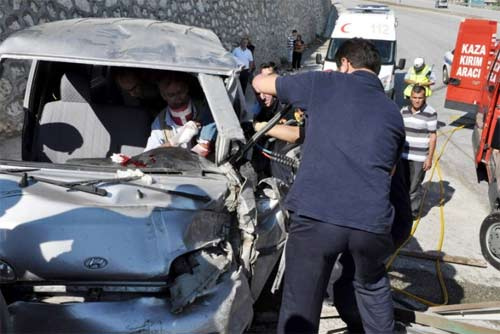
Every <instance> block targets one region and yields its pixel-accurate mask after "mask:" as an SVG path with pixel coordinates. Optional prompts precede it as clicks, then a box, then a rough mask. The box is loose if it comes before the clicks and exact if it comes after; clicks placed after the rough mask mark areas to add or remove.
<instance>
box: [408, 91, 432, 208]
mask: <svg viewBox="0 0 500 334" xmlns="http://www.w3.org/2000/svg"><path fill="white" fill-rule="evenodd" d="M401 115H402V116H403V121H404V124H405V131H406V142H405V147H404V150H403V155H402V158H403V162H404V164H403V165H404V166H405V169H406V175H407V177H408V178H407V180H409V181H410V200H411V210H412V213H413V218H416V216H417V215H418V213H419V210H420V205H421V201H422V182H423V180H424V177H425V172H426V171H428V170H429V169H431V167H432V156H433V155H434V150H435V148H436V139H437V136H436V130H437V114H436V110H434V108H432V107H431V106H429V105H428V104H427V103H426V99H425V88H424V87H422V86H418V85H415V86H414V87H413V88H412V90H411V95H410V105H409V106H406V107H403V108H402V109H401Z"/></svg>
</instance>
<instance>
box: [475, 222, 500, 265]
mask: <svg viewBox="0 0 500 334" xmlns="http://www.w3.org/2000/svg"><path fill="white" fill-rule="evenodd" d="M479 243H480V244H481V252H482V253H483V256H484V258H485V259H486V261H488V262H489V263H490V264H491V265H492V266H493V267H495V268H496V269H498V270H500V213H492V214H491V215H489V216H488V217H486V219H485V220H484V221H483V223H482V224H481V230H480V232H479Z"/></svg>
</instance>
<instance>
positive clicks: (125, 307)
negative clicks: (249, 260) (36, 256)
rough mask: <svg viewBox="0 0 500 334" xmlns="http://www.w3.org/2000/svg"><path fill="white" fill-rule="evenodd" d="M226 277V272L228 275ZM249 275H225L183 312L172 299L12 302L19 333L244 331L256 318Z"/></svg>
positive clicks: (14, 319)
mask: <svg viewBox="0 0 500 334" xmlns="http://www.w3.org/2000/svg"><path fill="white" fill-rule="evenodd" d="M226 275H227V276H226ZM247 281H248V279H247V278H246V277H245V275H243V274H242V273H241V272H240V271H236V272H232V273H226V274H225V277H224V279H223V280H221V282H220V283H219V284H217V285H216V286H215V287H214V289H212V290H211V291H210V293H208V294H207V295H205V296H204V297H201V298H200V299H199V301H198V302H197V303H194V304H191V305H189V306H187V307H185V308H184V310H183V312H182V313H180V314H173V313H171V312H170V307H171V304H170V302H169V301H168V299H167V298H155V297H142V298H132V299H128V300H122V301H103V302H85V303H65V304H47V303H37V302H16V303H14V304H11V305H9V312H10V314H11V320H12V323H13V332H14V333H37V334H41V333H44V334H45V333H47V334H49V333H50V334H56V333H57V334H63V333H64V334H67V333H78V334H95V333H130V334H132V333H135V334H137V333H141V334H142V333H144V334H145V333H184V334H185V333H199V334H204V333H207V334H208V333H242V332H243V331H244V329H245V327H246V326H247V325H248V324H249V323H250V321H251V319H252V317H253V310H252V303H253V300H252V299H251V296H250V288H249V286H248V283H247Z"/></svg>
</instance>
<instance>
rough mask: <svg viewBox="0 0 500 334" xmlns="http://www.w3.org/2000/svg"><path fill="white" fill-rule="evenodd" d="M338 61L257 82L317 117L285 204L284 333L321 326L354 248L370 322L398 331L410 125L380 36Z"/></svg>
mask: <svg viewBox="0 0 500 334" xmlns="http://www.w3.org/2000/svg"><path fill="white" fill-rule="evenodd" d="M335 62H336V63H337V67H338V68H339V69H340V71H339V72H307V73H304V74H298V75H294V76H284V77H278V76H277V75H269V76H263V75H259V76H257V77H256V78H255V79H254V81H253V86H254V88H255V89H256V91H258V92H260V93H261V94H270V95H274V96H277V97H278V98H279V99H280V101H281V102H284V103H291V104H293V105H294V106H295V107H297V108H300V109H301V110H303V111H304V113H305V115H306V118H307V121H306V124H307V125H306V132H307V134H306V136H305V138H304V144H303V146H302V152H303V155H302V161H301V164H300V167H299V170H298V172H297V177H296V179H295V182H294V183H293V185H292V188H291V189H290V191H289V192H288V195H287V198H286V202H285V207H286V208H287V209H288V210H289V211H290V227H289V235H288V241H287V245H286V251H285V254H286V258H285V262H286V265H285V267H286V274H285V276H284V286H283V301H282V306H281V310H280V317H279V322H278V333H292V332H293V333H297V332H299V333H317V332H318V329H319V318H320V314H321V307H322V304H323V297H324V295H325V291H326V287H327V285H328V281H329V278H330V274H331V271H332V269H333V265H334V263H335V260H336V258H337V257H338V255H339V254H340V253H344V252H349V253H350V254H351V255H352V257H353V261H354V263H355V273H354V282H353V286H354V289H355V294H356V299H357V301H358V308H359V313H360V315H361V319H362V322H363V329H364V330H365V332H367V333H392V332H393V331H394V307H393V302H392V294H391V288H390V284H389V279H388V277H387V272H386V270H385V265H384V260H385V259H386V258H387V257H388V256H389V255H390V253H391V250H392V248H393V243H392V238H391V234H390V232H391V228H392V223H393V218H394V207H393V206H392V204H391V203H390V201H389V193H390V183H391V173H392V171H393V170H394V167H395V165H396V163H397V161H398V160H399V157H400V155H401V151H402V148H403V145H404V124H403V120H402V117H401V116H400V114H399V110H398V107H397V105H396V104H395V103H394V102H393V101H391V100H390V99H389V98H388V97H387V96H386V95H385V93H384V89H383V87H382V85H381V83H380V80H379V79H378V77H377V74H378V72H379V71H380V66H381V60H380V54H379V52H378V51H377V48H376V47H375V46H374V45H373V43H371V42H370V41H367V40H365V39H362V38H353V39H350V40H347V41H345V42H344V43H343V44H342V45H341V46H340V48H339V50H338V51H337V53H336V55H335ZM359 134H362V135H359ZM353 136H356V137H355V139H354V138H353ZM325 138H329V140H325Z"/></svg>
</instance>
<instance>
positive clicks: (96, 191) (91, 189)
mask: <svg viewBox="0 0 500 334" xmlns="http://www.w3.org/2000/svg"><path fill="white" fill-rule="evenodd" d="M31 171H33V170H31ZM20 173H22V174H20ZM0 174H6V175H14V176H20V177H21V179H20V180H19V187H20V188H25V187H28V186H29V185H30V181H35V182H43V183H47V184H52V185H55V186H59V187H63V188H67V189H68V191H71V190H74V191H81V192H84V193H88V194H92V195H98V196H107V195H108V192H107V191H106V189H102V188H98V187H96V186H95V185H94V184H87V183H78V182H63V181H57V180H52V179H47V178H43V177H38V176H33V175H28V172H26V169H17V170H14V169H10V170H0Z"/></svg>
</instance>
